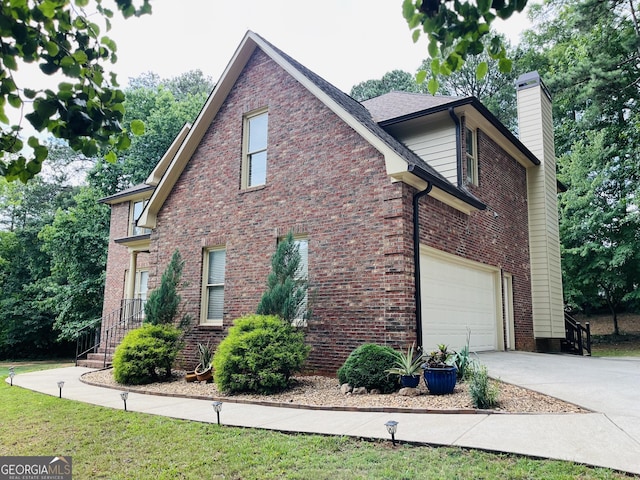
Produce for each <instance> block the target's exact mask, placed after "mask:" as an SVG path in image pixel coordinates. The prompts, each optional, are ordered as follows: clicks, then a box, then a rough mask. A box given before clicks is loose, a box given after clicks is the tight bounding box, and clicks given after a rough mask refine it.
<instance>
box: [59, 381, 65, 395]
mask: <svg viewBox="0 0 640 480" xmlns="http://www.w3.org/2000/svg"><path fill="white" fill-rule="evenodd" d="M62 387H64V381H63V380H60V381H59V382H58V390H59V392H60V394H59V395H58V398H62Z"/></svg>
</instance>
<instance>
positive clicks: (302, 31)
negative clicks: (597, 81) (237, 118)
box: [7, 0, 532, 138]
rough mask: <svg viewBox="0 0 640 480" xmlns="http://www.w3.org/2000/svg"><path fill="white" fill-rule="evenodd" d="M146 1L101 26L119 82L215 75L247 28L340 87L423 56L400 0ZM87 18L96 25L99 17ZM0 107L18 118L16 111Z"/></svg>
mask: <svg viewBox="0 0 640 480" xmlns="http://www.w3.org/2000/svg"><path fill="white" fill-rule="evenodd" d="M530 1H532V0H530ZM103 4H105V6H108V2H107V1H104V2H103ZM91 5H92V4H90V6H91ZM151 5H152V9H153V13H152V14H151V15H145V16H143V17H140V18H135V17H133V18H129V19H127V20H124V19H123V18H122V15H121V14H120V13H119V12H117V13H115V15H114V19H113V20H112V24H113V28H112V29H111V31H109V32H106V29H103V32H102V34H103V35H107V36H109V37H111V38H112V39H113V40H115V41H116V43H117V45H118V52H117V54H118V62H117V63H116V64H115V65H111V64H107V65H105V69H106V70H107V71H113V72H115V73H117V74H118V81H119V83H120V85H121V86H123V87H124V86H126V84H127V82H128V79H129V78H132V77H137V76H139V75H140V74H142V73H145V72H149V71H151V72H154V73H157V74H158V75H159V76H160V77H161V78H171V77H175V76H177V75H180V74H181V73H185V72H187V71H189V70H194V69H200V70H202V71H203V73H204V74H205V75H208V76H210V77H211V78H212V80H213V81H214V82H217V81H218V79H219V78H220V75H221V74H222V72H223V71H224V69H225V67H226V66H227V63H228V62H229V60H230V59H231V57H232V55H233V53H234V52H235V50H236V48H237V46H238V45H239V43H240V41H241V40H242V38H243V36H244V34H245V33H246V31H247V30H253V31H254V32H256V33H258V34H259V35H261V36H262V37H264V38H265V39H266V40H267V41H269V42H271V43H272V44H273V45H275V46H276V47H278V48H280V49H281V50H282V51H284V52H285V53H287V54H289V55H290V56H292V57H293V58H295V59H296V60H297V61H299V62H300V63H302V64H303V65H304V66H306V67H307V68H309V69H311V70H312V71H314V72H315V73H317V74H318V75H320V76H321V77H323V78H324V79H325V80H327V81H329V82H331V83H332V84H333V85H335V86H336V87H338V88H339V89H341V90H342V91H344V92H347V93H349V91H350V90H351V87H352V86H354V85H356V84H358V83H360V82H363V81H365V80H370V79H379V78H381V77H382V76H383V75H384V74H385V73H387V72H389V71H391V70H395V69H401V70H405V71H408V72H410V73H415V72H416V70H417V68H418V67H419V66H420V64H421V62H422V60H423V59H424V58H426V57H427V56H428V54H427V42H426V37H425V38H422V39H421V40H419V41H418V43H417V44H414V43H413V41H412V39H411V32H410V31H409V28H408V26H407V24H406V22H405V20H404V18H403V16H402V0H324V1H317V2H310V1H301V0H152V1H151ZM113 9H114V10H115V7H113ZM87 13H89V12H87ZM95 21H96V23H98V24H99V25H100V26H101V27H103V26H104V21H103V19H101V18H96V19H95ZM494 25H495V26H496V28H497V30H498V31H500V32H503V33H505V34H506V35H507V36H508V37H509V38H510V40H511V41H512V43H514V44H515V43H517V41H518V38H519V34H520V32H522V31H523V30H525V29H526V28H528V27H529V26H530V23H529V21H528V19H527V17H526V15H524V14H515V15H514V16H512V18H511V19H510V20H509V21H507V22H503V21H501V20H499V19H498V20H496V21H495V22H494ZM14 78H15V79H16V82H17V83H18V86H19V87H21V88H24V87H25V86H26V87H29V88H35V89H40V88H47V87H52V86H53V87H55V86H56V85H57V84H58V83H59V82H61V81H64V80H66V79H65V78H64V77H63V76H61V75H55V76H53V77H49V76H46V75H44V74H42V73H41V72H40V71H39V69H38V68H37V67H36V66H34V65H23V66H22V67H21V68H20V69H19V71H18V72H15V74H14ZM28 111H29V108H28V107H27V109H26V110H25V112H23V113H27V112H28ZM7 113H8V114H9V116H10V118H12V120H13V121H18V120H17V119H18V118H19V117H20V115H19V113H18V112H17V111H11V110H9V111H8V112H7ZM22 124H23V126H24V127H25V131H23V137H24V138H26V137H27V136H28V135H32V134H33V133H34V132H33V131H32V129H31V127H30V125H29V124H28V122H26V121H24V120H23V121H22Z"/></svg>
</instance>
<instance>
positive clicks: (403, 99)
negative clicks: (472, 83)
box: [362, 91, 459, 123]
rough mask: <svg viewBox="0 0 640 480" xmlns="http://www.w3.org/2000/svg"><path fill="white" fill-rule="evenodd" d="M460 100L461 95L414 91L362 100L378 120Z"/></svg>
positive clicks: (381, 120) (386, 94)
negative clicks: (452, 95)
mask: <svg viewBox="0 0 640 480" xmlns="http://www.w3.org/2000/svg"><path fill="white" fill-rule="evenodd" d="M457 100H459V97H447V96H444V95H437V96H433V95H425V94H422V93H412V92H398V91H394V92H389V93H385V94H384V95H380V96H379V97H375V98H370V99H369V100H365V101H364V102H362V105H364V107H365V108H366V109H367V110H369V113H371V116H372V117H373V119H374V120H375V121H376V122H378V123H379V122H384V121H385V120H390V119H392V118H398V117H402V116H404V115H409V114H411V113H416V112H420V111H423V110H428V109H430V108H433V107H438V106H440V105H446V104H448V103H452V102H455V101H457Z"/></svg>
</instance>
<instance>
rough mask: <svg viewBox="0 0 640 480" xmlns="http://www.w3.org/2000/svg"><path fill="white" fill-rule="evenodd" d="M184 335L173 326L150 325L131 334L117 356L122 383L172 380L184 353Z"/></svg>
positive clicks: (117, 374) (117, 373)
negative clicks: (180, 355)
mask: <svg viewBox="0 0 640 480" xmlns="http://www.w3.org/2000/svg"><path fill="white" fill-rule="evenodd" d="M181 338H182V331H181V330H180V329H178V328H176V327H174V326H173V325H149V324H145V325H143V326H142V327H140V328H138V329H136V330H132V331H131V332H129V333H128V334H127V335H126V336H125V337H124V339H123V340H122V342H121V343H120V345H118V347H117V348H116V351H115V353H114V356H113V376H114V378H115V380H116V382H118V383H123V384H127V385H142V384H145V383H152V382H154V381H157V380H159V379H162V378H169V377H170V376H171V368H172V366H173V362H174V361H175V359H176V356H177V354H178V351H179V350H180V347H181V345H180V343H181Z"/></svg>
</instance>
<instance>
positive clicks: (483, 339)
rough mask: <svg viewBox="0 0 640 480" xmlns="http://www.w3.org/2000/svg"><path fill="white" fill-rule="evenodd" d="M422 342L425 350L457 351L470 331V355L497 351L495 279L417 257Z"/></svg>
mask: <svg viewBox="0 0 640 480" xmlns="http://www.w3.org/2000/svg"><path fill="white" fill-rule="evenodd" d="M420 278H421V290H422V330H423V334H422V339H423V345H424V347H425V349H427V350H430V349H433V348H435V346H436V345H437V344H439V343H445V344H447V345H449V347H450V348H452V349H460V348H461V347H462V346H464V345H465V343H466V337H467V331H468V330H470V331H471V340H470V346H471V350H472V351H483V350H495V349H496V348H497V308H496V299H497V295H496V288H497V285H496V275H495V272H494V271H491V270H485V269H481V268H474V267H473V266H471V265H467V264H461V263H457V262H453V261H449V260H447V259H443V258H439V257H436V256H432V255H426V254H423V255H422V256H421V265H420Z"/></svg>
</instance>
